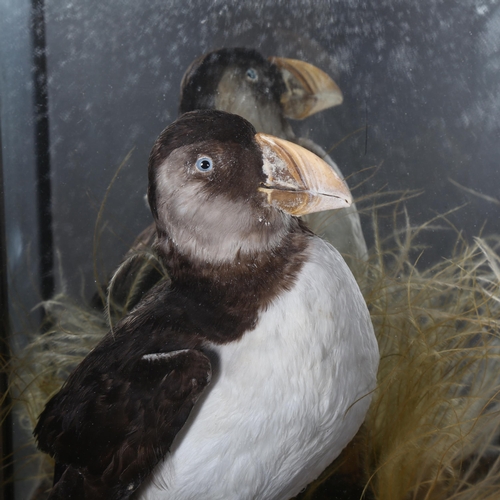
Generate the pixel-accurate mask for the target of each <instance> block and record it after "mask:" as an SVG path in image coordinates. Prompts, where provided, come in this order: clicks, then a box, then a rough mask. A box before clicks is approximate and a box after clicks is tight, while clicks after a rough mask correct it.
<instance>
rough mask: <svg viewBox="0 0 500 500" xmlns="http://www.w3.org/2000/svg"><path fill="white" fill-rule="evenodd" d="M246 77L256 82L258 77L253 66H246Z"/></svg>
mask: <svg viewBox="0 0 500 500" xmlns="http://www.w3.org/2000/svg"><path fill="white" fill-rule="evenodd" d="M247 78H248V79H249V80H250V81H252V82H256V81H257V80H258V78H259V77H258V75H257V71H255V70H254V69H253V68H248V69H247Z"/></svg>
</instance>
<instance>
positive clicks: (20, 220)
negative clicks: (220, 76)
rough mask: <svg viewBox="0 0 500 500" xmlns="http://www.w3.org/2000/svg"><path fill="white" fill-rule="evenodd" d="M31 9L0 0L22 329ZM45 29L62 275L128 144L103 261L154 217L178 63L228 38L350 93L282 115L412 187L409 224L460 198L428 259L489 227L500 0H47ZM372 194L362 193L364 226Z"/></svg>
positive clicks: (494, 208)
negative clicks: (155, 174) (151, 178)
mask: <svg viewBox="0 0 500 500" xmlns="http://www.w3.org/2000/svg"><path fill="white" fill-rule="evenodd" d="M31 19H32V16H31V3H30V2H29V1H28V0H0V64H1V66H0V119H1V121H0V127H1V134H2V137H1V138H2V141H1V142H2V153H3V171H4V185H5V211H6V226H5V227H6V235H7V258H8V271H9V274H8V277H9V296H10V307H11V316H12V324H13V329H14V332H17V333H18V332H22V331H25V330H26V329H27V328H31V327H32V324H33V323H36V321H37V319H38V316H37V315H36V314H35V313H29V311H30V310H31V308H32V307H33V306H34V305H35V304H36V303H37V302H38V301H39V299H40V297H41V293H40V291H39V288H40V285H39V281H40V280H39V253H40V249H39V243H38V242H39V239H40V237H39V234H40V230H41V227H40V224H43V223H41V222H40V220H39V217H38V210H39V209H38V206H37V203H36V200H37V191H36V190H37V182H36V160H37V148H36V144H35V142H36V141H35V137H34V135H35V130H36V125H37V123H38V121H39V118H40V117H39V116H37V115H36V113H35V107H34V100H33V99H34V89H35V87H36V84H34V79H33V76H34V70H33V60H34V59H33V30H32V25H31ZM45 30H46V31H45V36H46V51H45V56H46V64H47V96H48V113H47V115H46V117H45V118H46V119H47V124H48V132H49V140H50V143H49V150H48V151H49V176H48V179H49V180H50V187H51V201H50V212H51V215H52V221H53V225H52V228H51V229H52V232H53V244H54V247H53V248H54V265H53V267H54V276H55V279H56V290H58V291H59V290H61V289H65V290H66V291H67V292H68V293H70V294H72V295H74V296H80V295H81V296H83V297H85V298H89V297H90V295H91V294H92V293H93V291H94V287H95V285H94V271H93V265H94V255H93V252H94V230H95V224H96V218H97V214H98V212H99V210H100V208H101V206H102V203H103V200H104V199H105V196H106V192H107V190H108V187H109V186H110V183H111V181H112V179H113V177H114V175H115V174H116V172H117V169H118V167H119V165H120V164H121V163H122V162H123V160H124V159H125V157H126V156H127V154H128V153H129V152H131V155H130V158H129V160H128V161H127V162H126V163H125V164H124V165H123V168H122V169H121V170H120V172H119V174H118V176H117V179H116V181H115V182H114V184H113V185H112V186H111V187H110V189H109V192H108V196H107V200H106V204H105V206H104V208H103V211H102V219H101V222H100V227H101V229H102V237H101V238H100V244H99V247H98V251H97V255H98V260H97V267H98V269H99V274H100V276H101V278H102V277H104V276H105V275H106V273H109V272H110V271H111V270H112V269H113V267H114V266H116V265H117V263H118V262H119V261H120V259H121V257H122V256H123V254H124V253H125V251H126V249H127V248H128V247H129V245H130V244H131V242H132V241H133V239H134V237H135V235H136V234H137V233H138V232H139V231H140V230H141V229H142V228H144V227H145V226H146V225H147V224H148V223H149V221H150V215H149V211H148V209H147V208H146V205H145V202H144V199H143V195H144V194H145V192H146V184H147V180H146V170H147V168H146V167H147V158H148V154H149V150H150V148H151V146H152V144H153V142H154V140H155V138H156V136H157V135H158V134H159V132H160V131H161V130H162V129H163V128H164V127H165V126H166V125H168V124H169V123H170V122H171V121H173V120H174V119H175V117H176V115H177V103H178V97H179V84H180V80H181V77H182V75H183V73H184V71H185V69H186V67H187V66H188V65H189V64H190V62H191V61H192V60H193V59H194V58H195V57H196V56H198V55H200V54H202V53H204V52H207V51H209V50H212V49H216V48H220V47H223V46H247V47H254V48H257V49H259V50H261V51H262V52H263V53H264V55H266V56H270V55H277V56H284V57H294V58H300V59H303V60H305V61H308V62H310V63H313V64H315V65H317V66H318V67H320V68H322V69H323V70H325V71H326V72H328V73H329V74H330V75H331V76H333V77H334V79H335V80H336V81H337V83H338V84H339V86H340V88H341V89H342V91H343V93H344V103H343V104H342V105H341V106H339V107H337V108H333V109H330V110H327V111H325V112H322V113H320V114H319V115H317V116H314V117H312V118H309V119H307V120H305V121H303V122H294V123H293V126H294V129H295V131H296V132H297V134H298V135H303V136H309V137H310V138H311V139H313V140H314V141H316V142H317V143H319V144H320V145H322V146H323V147H324V148H326V149H327V150H328V149H330V148H332V147H333V146H335V145H337V147H335V149H334V150H333V151H332V152H331V155H332V157H333V158H334V159H335V160H336V162H337V163H338V165H339V166H340V168H341V169H342V171H343V173H344V174H345V175H346V176H351V175H352V176H351V177H350V178H349V182H350V185H351V186H353V185H356V184H358V183H359V182H361V181H362V180H365V182H364V184H362V185H361V186H360V187H359V188H357V189H355V191H354V195H355V196H356V197H358V198H362V197H364V196H366V195H370V194H372V193H374V192H379V191H382V192H388V191H392V190H402V191H405V190H417V191H419V192H421V194H420V196H418V197H416V198H413V199H411V200H409V201H408V202H407V203H406V208H407V210H408V214H409V217H410V220H411V222H412V223H413V224H415V225H417V224H420V223H423V222H425V221H427V220H429V219H430V218H432V217H434V216H435V215H436V214H442V213H445V212H447V211H449V210H451V209H453V208H456V207H461V208H460V209H459V210H458V211H457V212H455V213H453V214H452V215H450V216H449V220H450V226H449V227H450V229H449V230H447V231H446V232H445V233H442V232H441V231H440V232H437V231H430V232H429V233H427V234H426V235H425V236H424V237H423V240H422V241H423V242H424V243H425V244H426V245H427V246H428V247H429V248H428V249H427V250H426V252H425V254H424V257H423V258H422V260H421V262H422V264H423V265H425V263H428V262H431V261H435V260H437V259H440V258H443V257H447V256H448V255H449V252H450V249H451V247H452V245H453V243H454V241H455V239H456V233H455V231H454V230H453V229H451V227H452V226H451V225H454V226H455V228H456V230H457V231H462V232H463V234H464V235H465V236H466V237H467V238H472V237H473V236H476V235H478V234H479V233H480V231H484V232H485V233H486V234H489V233H500V221H499V215H500V201H498V200H500V182H499V181H500V168H499V152H500V123H499V116H500V92H499V90H500V74H499V73H500V4H499V2H498V1H486V0H485V1H476V0H461V1H460V2H451V1H439V0H419V1H418V2H415V1H409V0H408V1H381V0H377V1H375V0H373V1H371V2H367V1H365V2H361V1H359V2H358V1H354V0H352V1H341V0H339V1H328V2H327V1H315V2H312V1H298V0H295V1H293V0H292V1H282V2H279V1H270V0H267V1H264V0H263V1H251V2H250V1H239V2H232V1H212V2H207V1H201V0H198V1H186V0H141V1H140V2H139V1H137V0H78V1H74V0H60V1H55V0H47V1H46V2H45ZM373 167H377V168H376V170H375V171H374V169H373ZM450 180H453V181H455V182H457V183H459V184H461V185H463V186H465V187H467V188H468V189H472V190H474V191H476V192H477V193H478V194H480V195H486V196H489V197H492V198H494V199H493V200H487V199H485V198H481V197H480V196H478V195H473V194H470V193H468V192H466V191H464V190H463V189H460V188H458V187H457V186H456V185H455V184H453V183H452V182H451V181H450ZM495 200H496V201H495ZM372 204H373V201H370V200H367V201H365V202H364V203H361V204H360V207H364V208H365V209H366V215H363V218H362V222H363V224H364V229H365V231H366V235H367V239H368V241H369V242H371V241H372V232H371V222H370V212H371V210H370V207H371V206H372ZM384 220H385V219H384ZM442 225H446V224H444V223H442ZM382 226H383V230H384V231H389V230H390V225H389V224H387V226H384V224H382ZM30 321H31V324H30ZM22 338H23V337H22V336H19V335H18V336H17V337H16V339H21V340H19V342H20V344H21V345H22ZM19 498H22V496H21V497H19Z"/></svg>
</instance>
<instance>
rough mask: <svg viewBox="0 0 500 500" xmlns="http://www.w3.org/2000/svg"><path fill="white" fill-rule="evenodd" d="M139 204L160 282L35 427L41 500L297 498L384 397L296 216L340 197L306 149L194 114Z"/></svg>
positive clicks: (373, 350)
mask: <svg viewBox="0 0 500 500" xmlns="http://www.w3.org/2000/svg"><path fill="white" fill-rule="evenodd" d="M148 200H149V204H150V207H151V211H152V213H153V217H154V220H155V224H156V231H157V240H156V249H157V252H158V253H159V254H160V255H161V257H162V259H163V260H164V263H165V266H166V268H167V269H168V273H169V276H170V281H167V280H165V281H162V282H160V283H159V284H158V285H156V286H155V287H154V288H153V289H152V290H151V291H150V292H149V293H148V294H147V295H146V296H145V298H144V299H143V300H142V301H141V302H140V303H139V304H138V305H137V307H136V308H135V309H134V310H133V311H132V312H131V313H130V314H129V315H127V316H126V317H125V318H123V319H122V320H121V321H120V322H118V324H117V325H116V326H115V327H114V328H113V330H112V331H110V332H109V333H108V334H107V335H106V336H105V337H104V339H103V340H102V341H101V342H100V343H99V344H98V345H97V346H96V347H95V348H94V349H93V350H92V351H91V352H90V353H89V354H88V356H87V357H86V358H85V359H84V360H83V362H82V363H81V364H80V365H79V366H78V367H77V368H76V370H75V371H74V372H73V373H72V374H71V376H70V377H69V379H68V380H67V382H66V383H65V384H64V386H63V387H62V389H61V390H60V392H59V393H57V394H56V395H55V396H54V397H53V398H52V399H51V400H50V401H49V402H48V403H47V405H46V407H45V409H44V411H43V412H42V414H41V415H40V418H39V421H38V424H37V426H36V428H35V431H34V434H35V436H36V439H37V442H38V446H39V447H40V449H41V450H42V451H44V452H46V453H49V454H50V455H51V456H53V457H54V459H55V460H56V462H57V463H58V464H59V469H60V470H61V471H62V474H61V475H60V479H59V481H58V482H57V483H56V484H55V486H54V488H53V490H52V493H51V496H50V498H52V499H63V498H64V499H67V498H71V499H107V500H112V499H126V498H129V497H130V496H131V495H132V494H134V495H135V496H134V498H140V499H175V500H183V499H199V498H210V499H230V498H238V499H266V500H271V499H287V498H290V497H292V496H294V495H296V494H297V493H298V492H299V491H300V490H301V489H302V488H303V487H304V486H306V485H307V484H308V483H309V482H310V481H312V480H313V479H314V478H316V477H317V476H318V475H319V474H320V473H321V472H322V471H323V469H324V468H325V467H326V466H327V465H328V464H330V463H331V461H332V460H333V459H334V458H335V457H336V456H337V455H338V454H339V453H340V452H341V450H342V449H343V448H344V447H345V446H346V444H347V443H348V442H349V441H350V439H351V438H352V437H353V436H354V435H355V433H356V431H357V430H358V428H359V426H360V425H361V423H362V422H363V419H364V417H365V414H366V411H367V409H368V406H369V403H370V399H371V392H372V391H373V389H374V387H375V384H376V373H377V366H378V359H379V354H378V347H377V342H376V340H375V336H374V333H373V328H372V324H371V320H370V315H369V312H368V310H367V307H366V304H365V302H364V299H363V297H362V295H361V292H360V291H359V288H358V286H357V284H356V281H355V279H354V277H353V276H352V274H351V272H350V270H349V268H348V267H347V265H346V263H345V262H344V260H343V259H342V257H341V256H340V254H339V253H338V251H337V250H335V249H334V248H333V247H332V246H331V245H330V244H329V243H327V242H325V241H324V240H322V239H321V238H318V237H317V236H315V235H314V234H313V233H311V232H310V231H309V230H308V229H306V228H305V227H304V225H303V224H302V223H301V221H300V220H299V219H298V218H297V217H296V216H298V215H303V214H307V213H312V212H314V211H318V210H325V209H335V208H341V207H345V206H347V205H349V203H350V202H351V200H350V193H349V190H348V188H347V186H346V185H345V184H344V182H343V181H342V180H341V179H340V177H339V176H338V175H337V174H336V173H335V171H334V170H333V169H332V168H331V167H330V166H329V165H328V164H326V163H325V162H324V161H322V160H321V159H319V158H318V157H316V156H315V155H313V154H312V153H310V152H309V151H307V150H305V149H304V148H301V147H300V146H297V145H295V144H292V143H290V142H287V141H284V140H280V139H278V138H275V137H272V136H269V135H266V134H259V133H256V131H255V129H254V128H253V126H252V125H251V124H250V123H248V122H247V121H246V120H245V119H243V118H241V117H240V116H237V115H234V114H228V113H224V112H220V111H215V110H203V111H197V112H190V113H186V114H184V115H183V116H181V117H180V118H179V119H178V120H177V121H176V122H174V123H173V124H172V125H170V126H169V127H167V128H166V129H165V130H164V131H163V132H162V133H161V135H160V136H159V138H158V139H157V141H156V143H155V145H154V147H153V150H152V152H151V155H150V160H149V188H148Z"/></svg>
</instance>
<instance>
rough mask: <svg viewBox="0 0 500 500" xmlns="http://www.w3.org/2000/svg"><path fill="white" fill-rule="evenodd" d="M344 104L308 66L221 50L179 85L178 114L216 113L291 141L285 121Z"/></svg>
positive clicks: (330, 82) (200, 60)
mask: <svg viewBox="0 0 500 500" xmlns="http://www.w3.org/2000/svg"><path fill="white" fill-rule="evenodd" d="M341 102H342V92H341V91H340V89H339V88H338V86H337V85H336V83H335V82H334V81H333V80H332V79H331V78H330V77H329V76H328V75H327V74H326V73H324V72H323V71H321V70H320V69H318V68H316V67H315V66H313V65H312V64H308V63H305V62H303V61H299V60H295V59H285V58H279V57H270V58H268V59H266V58H264V57H263V56H262V55H261V54H260V53H259V52H257V51H256V50H253V49H247V48H229V49H228V48H224V49H220V50H216V51H214V52H210V53H208V54H205V55H203V56H201V57H199V58H198V59H196V60H195V61H194V62H193V63H192V64H191V65H190V66H189V68H188V69H187V71H186V73H185V74H184V77H183V79H182V82H181V99H180V106H179V111H180V113H186V112H188V111H194V110H196V109H218V110H221V111H227V112H229V113H235V114H238V115H240V116H243V117H244V118H246V119H247V120H248V121H250V122H251V123H252V124H253V125H254V126H255V127H256V129H257V131H258V132H265V133H270V134H275V135H281V136H286V137H293V132H292V131H291V128H290V126H289V125H288V123H287V121H286V118H292V119H303V118H306V117H307V116H310V115H312V114H314V113H316V112H318V111H321V110H323V109H326V108H329V107H332V106H336V105H338V104H340V103H341Z"/></svg>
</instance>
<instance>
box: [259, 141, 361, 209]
mask: <svg viewBox="0 0 500 500" xmlns="http://www.w3.org/2000/svg"><path fill="white" fill-rule="evenodd" d="M255 140H256V141H257V143H258V144H259V146H260V148H261V150H262V156H263V159H264V165H263V170H264V173H265V174H266V176H267V179H266V182H265V184H263V185H262V186H261V187H260V188H259V191H261V192H263V193H266V194H267V202H268V203H269V204H270V205H274V206H277V207H278V208H280V209H281V210H283V211H285V212H288V213H289V214H291V215H306V214H310V213H313V212H321V211H322V210H333V209H336V208H345V207H348V206H350V205H351V203H352V196H351V192H350V191H349V188H348V187H347V184H346V183H345V182H344V181H343V180H342V179H341V178H340V177H339V176H338V175H337V174H336V172H335V171H334V170H333V168H332V167H331V166H330V165H328V163H326V162H325V161H323V160H322V159H321V158H319V157H318V156H316V155H315V154H314V153H311V152H310V151H308V150H307V149H305V148H303V147H301V146H298V145H297V144H293V143H291V142H288V141H285V140H283V139H278V138H277V137H274V136H272V135H267V134H256V135H255Z"/></svg>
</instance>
